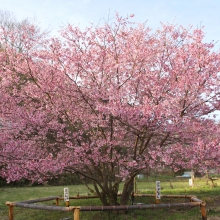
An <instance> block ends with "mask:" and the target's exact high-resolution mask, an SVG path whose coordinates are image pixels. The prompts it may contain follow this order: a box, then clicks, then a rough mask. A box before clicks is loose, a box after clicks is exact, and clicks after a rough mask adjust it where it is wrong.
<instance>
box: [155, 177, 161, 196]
mask: <svg viewBox="0 0 220 220" xmlns="http://www.w3.org/2000/svg"><path fill="white" fill-rule="evenodd" d="M160 196H161V194H160V181H156V199H160Z"/></svg>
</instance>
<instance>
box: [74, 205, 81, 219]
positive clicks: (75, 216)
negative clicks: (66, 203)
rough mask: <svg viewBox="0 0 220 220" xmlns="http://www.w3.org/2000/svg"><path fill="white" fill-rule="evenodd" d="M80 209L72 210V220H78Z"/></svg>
mask: <svg viewBox="0 0 220 220" xmlns="http://www.w3.org/2000/svg"><path fill="white" fill-rule="evenodd" d="M79 213H80V207H76V208H74V210H73V220H79Z"/></svg>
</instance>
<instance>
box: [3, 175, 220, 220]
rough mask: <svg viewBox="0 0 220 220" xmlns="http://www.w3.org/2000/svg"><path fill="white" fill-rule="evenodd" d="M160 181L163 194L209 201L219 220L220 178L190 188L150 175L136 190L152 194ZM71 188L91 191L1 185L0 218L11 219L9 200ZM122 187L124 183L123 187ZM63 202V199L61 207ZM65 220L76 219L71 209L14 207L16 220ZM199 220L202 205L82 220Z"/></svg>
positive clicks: (211, 214) (99, 215)
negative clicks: (211, 182) (48, 209)
mask: <svg viewBox="0 0 220 220" xmlns="http://www.w3.org/2000/svg"><path fill="white" fill-rule="evenodd" d="M156 180H159V181H161V193H162V195H195V196H196V197H197V198H199V199H201V200H203V201H205V202H206V203H207V216H208V219H210V220H212V219H213V220H217V219H220V180H217V181H216V184H217V186H216V187H214V188H213V187H212V186H211V185H207V182H206V179H202V178H201V179H198V178H196V182H195V186H194V187H193V188H191V187H189V183H188V179H178V178H175V177H171V176H158V177H149V178H148V179H143V180H141V181H137V190H138V192H140V193H144V194H145V193H146V194H153V193H154V191H155V181H156ZM64 187H68V188H69V192H70V196H75V195H76V194H78V193H79V194H80V195H88V190H87V188H86V187H85V186H83V185H71V186H39V187H20V188H15V187H13V188H10V187H5V188H0V220H7V219H8V207H7V206H6V205H5V202H6V201H11V202H15V201H24V200H29V199H36V198H43V197H49V196H63V188H64ZM121 187H122V186H121ZM136 202H141V203H145V204H152V203H155V201H154V198H149V199H147V198H146V197H144V198H136ZM172 202H186V201H183V200H182V199H169V200H167V199H163V198H162V200H161V203H172ZM44 204H49V205H55V201H50V202H44ZM61 205H63V206H64V203H63V202H62V201H61V202H60V206H61ZM70 205H73V206H83V205H101V204H100V202H99V200H98V199H86V200H85V199H84V200H82V199H81V200H71V201H70ZM61 219H62V220H63V219H73V214H72V213H70V212H59V211H44V210H35V209H25V208H19V207H14V220H61ZM90 219H91V220H93V219H96V220H102V219H103V220H114V219H117V220H123V219H126V220H144V219H149V220H151V219H152V220H153V219H155V220H157V219H163V220H178V219H180V220H184V219H186V220H194V219H195V220H197V219H201V213H200V208H199V207H194V208H190V209H186V208H169V209H167V208H164V209H157V210H152V209H151V210H132V211H128V212H127V213H126V214H117V213H111V212H97V211H96V212H81V213H80V220H90Z"/></svg>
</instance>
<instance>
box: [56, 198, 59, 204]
mask: <svg viewBox="0 0 220 220" xmlns="http://www.w3.org/2000/svg"><path fill="white" fill-rule="evenodd" d="M56 206H59V198H56Z"/></svg>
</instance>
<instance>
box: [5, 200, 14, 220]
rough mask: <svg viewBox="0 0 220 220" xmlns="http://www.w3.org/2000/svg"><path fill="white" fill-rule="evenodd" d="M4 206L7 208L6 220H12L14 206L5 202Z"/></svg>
mask: <svg viewBox="0 0 220 220" xmlns="http://www.w3.org/2000/svg"><path fill="white" fill-rule="evenodd" d="M6 205H7V206H8V220H14V210H13V208H14V204H12V203H11V202H6Z"/></svg>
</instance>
